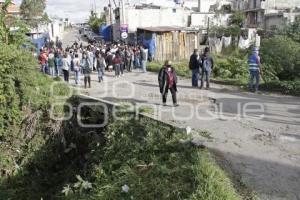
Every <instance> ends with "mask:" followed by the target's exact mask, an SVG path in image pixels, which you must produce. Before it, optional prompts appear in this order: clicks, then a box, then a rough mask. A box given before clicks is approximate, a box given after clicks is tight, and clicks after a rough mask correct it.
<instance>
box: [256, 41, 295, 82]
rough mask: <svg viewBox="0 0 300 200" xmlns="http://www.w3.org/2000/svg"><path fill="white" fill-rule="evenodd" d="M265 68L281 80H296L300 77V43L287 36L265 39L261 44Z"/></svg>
mask: <svg viewBox="0 0 300 200" xmlns="http://www.w3.org/2000/svg"><path fill="white" fill-rule="evenodd" d="M260 52H261V59H262V64H263V65H266V66H267V68H266V69H265V70H264V71H265V72H267V73H268V71H269V70H270V71H271V73H272V74H274V75H276V77H278V78H279V80H295V79H297V78H298V77H300V45H299V43H297V42H295V41H294V40H292V39H291V38H288V37H286V36H275V37H271V38H267V39H264V40H263V41H262V45H261V49H260Z"/></svg>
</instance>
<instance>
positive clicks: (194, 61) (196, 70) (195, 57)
mask: <svg viewBox="0 0 300 200" xmlns="http://www.w3.org/2000/svg"><path fill="white" fill-rule="evenodd" d="M189 68H190V70H192V86H193V87H198V82H199V77H200V56H199V52H198V49H195V50H194V53H193V54H192V55H191V57H190V62H189Z"/></svg>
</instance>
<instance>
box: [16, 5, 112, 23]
mask: <svg viewBox="0 0 300 200" xmlns="http://www.w3.org/2000/svg"><path fill="white" fill-rule="evenodd" d="M15 2H17V3H18V4H20V3H21V2H22V0H15ZM94 2H96V6H97V10H98V12H99V11H102V9H103V7H104V6H106V5H107V2H108V0H95V1H94V0H47V13H48V15H49V16H50V17H51V16H58V17H62V18H69V19H70V20H71V21H73V22H83V21H85V20H86V19H87V18H88V16H89V13H90V10H91V8H92V5H93V4H94Z"/></svg>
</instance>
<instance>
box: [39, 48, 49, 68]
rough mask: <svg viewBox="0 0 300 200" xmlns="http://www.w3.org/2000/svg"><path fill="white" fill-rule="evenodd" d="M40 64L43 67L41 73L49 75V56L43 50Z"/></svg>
mask: <svg viewBox="0 0 300 200" xmlns="http://www.w3.org/2000/svg"><path fill="white" fill-rule="evenodd" d="M39 63H40V65H41V71H42V72H43V73H47V64H48V56H47V53H46V52H45V51H44V50H43V49H41V50H40V55H39Z"/></svg>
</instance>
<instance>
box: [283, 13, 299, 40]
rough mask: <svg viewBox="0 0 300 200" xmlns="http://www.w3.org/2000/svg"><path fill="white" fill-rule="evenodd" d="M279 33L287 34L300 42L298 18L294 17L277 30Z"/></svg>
mask: <svg viewBox="0 0 300 200" xmlns="http://www.w3.org/2000/svg"><path fill="white" fill-rule="evenodd" d="M278 34H279V35H287V36H288V37H290V38H292V39H293V40H295V41H296V42H299V43H300V18H296V20H295V22H293V23H292V24H288V25H287V26H286V27H284V28H283V29H282V30H280V31H279V32H278Z"/></svg>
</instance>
